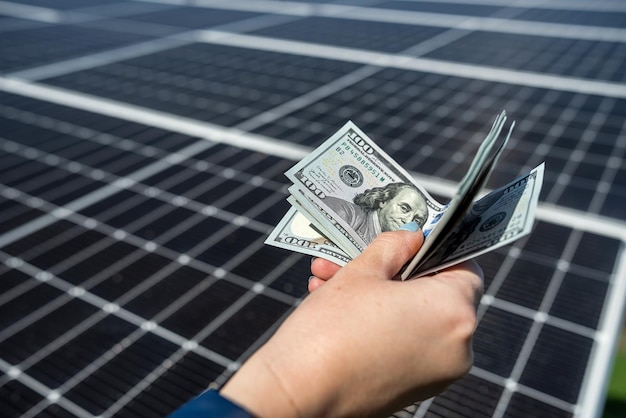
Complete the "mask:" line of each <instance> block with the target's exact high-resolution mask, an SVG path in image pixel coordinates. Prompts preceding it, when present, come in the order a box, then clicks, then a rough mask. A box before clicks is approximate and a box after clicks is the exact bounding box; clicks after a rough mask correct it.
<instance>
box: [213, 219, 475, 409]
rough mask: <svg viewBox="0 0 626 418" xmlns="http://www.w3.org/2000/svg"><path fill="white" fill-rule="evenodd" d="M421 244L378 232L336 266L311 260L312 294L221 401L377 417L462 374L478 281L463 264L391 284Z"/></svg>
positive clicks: (418, 238)
mask: <svg viewBox="0 0 626 418" xmlns="http://www.w3.org/2000/svg"><path fill="white" fill-rule="evenodd" d="M422 242H423V236H422V234H421V232H419V233H412V232H407V231H394V232H386V233H383V234H381V235H379V236H378V237H377V238H376V239H375V240H374V241H373V242H372V243H371V244H370V245H369V246H368V247H367V248H366V250H365V251H364V252H363V254H361V255H360V256H359V257H357V258H356V259H355V260H354V261H352V262H350V263H348V264H347V265H346V266H345V267H343V268H339V267H338V266H335V265H333V264H332V263H327V262H324V261H317V260H316V261H314V263H313V265H312V267H311V268H312V272H313V273H314V274H315V276H316V277H315V278H313V279H311V282H310V285H309V289H310V290H311V283H313V286H312V287H313V290H315V292H314V293H312V294H311V295H309V296H308V297H307V298H306V299H305V300H304V301H303V302H302V303H301V304H300V306H299V307H298V308H297V309H296V310H295V311H294V312H293V313H292V314H291V315H290V316H289V317H288V318H287V320H286V321H285V322H284V323H283V324H282V326H281V327H280V328H279V329H278V331H277V332H276V333H275V335H274V336H273V337H272V338H271V339H270V340H269V341H268V342H267V343H266V344H265V345H264V346H263V347H261V348H260V349H259V350H258V351H257V352H256V353H255V354H254V355H253V356H252V357H251V358H250V359H249V360H248V361H247V362H246V363H245V364H244V365H243V366H242V368H241V369H240V370H239V371H238V372H237V373H236V374H235V375H234V376H233V377H232V379H231V380H230V381H229V382H228V383H227V384H226V386H225V387H224V388H223V389H222V395H223V396H225V397H228V398H230V399H231V400H233V401H235V402H237V403H239V404H241V405H242V406H244V407H246V408H247V409H248V410H250V411H251V412H253V413H254V414H255V415H258V416H260V417H276V418H280V417H296V416H297V417H350V416H370V417H384V416H388V415H390V414H392V413H394V412H396V411H397V410H399V409H401V408H402V407H404V406H406V405H409V404H411V403H414V402H416V401H419V400H423V399H427V398H429V397H431V396H433V395H435V394H437V393H439V392H441V391H442V390H443V389H445V387H446V386H447V385H448V384H450V383H451V382H453V381H455V380H456V379H458V378H460V377H462V376H463V375H465V374H466V373H467V372H468V371H469V368H470V367H471V364H472V350H471V338H472V335H473V332H474V329H475V327H476V310H475V306H476V304H477V302H478V300H479V298H480V295H481V292H482V273H481V271H480V268H479V267H478V266H477V265H476V264H475V263H473V262H469V263H463V264H460V265H457V266H455V267H452V268H449V269H446V270H445V271H442V272H440V273H438V274H436V275H432V276H426V277H422V278H419V279H415V280H410V281H404V282H403V281H398V280H391V279H392V278H393V277H395V276H396V275H397V273H398V272H399V270H400V269H401V268H402V266H403V265H404V264H405V263H406V262H407V261H408V260H409V259H411V258H412V257H413V255H414V254H415V253H416V252H417V250H418V249H419V247H420V246H421V244H422ZM330 277H332V280H328V278H330ZM325 279H326V280H327V281H326V280H325ZM322 283H324V285H323V286H320V285H321V284H322Z"/></svg>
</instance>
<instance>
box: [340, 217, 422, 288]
mask: <svg viewBox="0 0 626 418" xmlns="http://www.w3.org/2000/svg"><path fill="white" fill-rule="evenodd" d="M417 228H418V226H417V224H416V223H414V222H411V223H409V224H407V225H405V226H404V227H402V228H401V229H400V230H397V231H390V232H383V233H382V234H380V235H378V236H377V237H376V238H375V239H374V240H373V241H372V242H371V243H370V244H369V245H368V246H367V248H366V249H365V251H363V253H361V254H360V255H359V256H358V257H357V258H355V259H354V260H353V261H352V262H350V263H348V264H347V265H346V266H345V267H344V270H348V271H349V272H350V271H351V272H352V273H357V274H358V275H359V276H372V277H375V278H378V279H381V278H382V279H385V280H388V279H391V278H393V277H394V276H396V275H397V274H398V272H399V271H400V269H401V268H402V267H403V266H404V265H405V264H406V263H407V261H409V260H410V259H411V258H413V256H415V254H416V253H417V250H419V248H420V247H421V246H422V243H423V242H424V235H423V234H422V231H421V230H417ZM346 273H348V272H346Z"/></svg>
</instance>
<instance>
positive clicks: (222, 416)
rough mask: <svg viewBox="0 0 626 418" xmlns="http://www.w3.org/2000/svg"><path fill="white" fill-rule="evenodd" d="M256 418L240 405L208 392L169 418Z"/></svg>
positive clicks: (211, 391)
mask: <svg viewBox="0 0 626 418" xmlns="http://www.w3.org/2000/svg"><path fill="white" fill-rule="evenodd" d="M191 417H193V418H200V417H202V418H254V417H253V416H252V415H251V414H249V413H248V412H247V411H246V410H245V409H243V408H242V407H240V406H239V405H237V404H235V403H233V402H231V401H229V400H228V399H226V398H223V397H222V396H221V395H220V394H219V392H218V391H216V390H212V389H211V390H207V391H205V392H203V393H201V394H200V395H198V396H197V397H195V398H194V399H192V400H190V401H189V402H187V403H186V404H184V405H183V406H181V407H180V408H179V409H177V410H176V411H174V412H173V413H172V414H171V415H169V417H168V418H191Z"/></svg>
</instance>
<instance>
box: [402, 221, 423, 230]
mask: <svg viewBox="0 0 626 418" xmlns="http://www.w3.org/2000/svg"><path fill="white" fill-rule="evenodd" d="M400 229H402V230H403V231H409V232H417V230H418V229H420V225H419V224H418V223H417V222H409V223H406V224H404V225H402V226H401V227H400Z"/></svg>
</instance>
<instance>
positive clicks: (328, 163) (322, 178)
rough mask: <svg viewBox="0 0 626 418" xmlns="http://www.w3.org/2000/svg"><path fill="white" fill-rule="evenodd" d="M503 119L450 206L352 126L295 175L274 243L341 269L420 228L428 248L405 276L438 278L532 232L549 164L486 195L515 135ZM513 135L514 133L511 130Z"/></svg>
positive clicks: (291, 173) (271, 239)
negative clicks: (385, 240) (379, 240)
mask: <svg viewBox="0 0 626 418" xmlns="http://www.w3.org/2000/svg"><path fill="white" fill-rule="evenodd" d="M506 120H507V117H506V113H505V112H504V111H503V112H502V113H500V114H499V115H498V116H497V117H496V118H495V121H494V123H493V126H492V127H491V130H490V131H489V133H488V134H487V136H486V137H485V139H484V141H483V143H482V144H481V146H480V147H479V149H478V151H477V153H476V156H475V157H474V160H473V161H472V163H471V165H470V168H469V170H468V172H467V174H466V175H465V177H464V178H463V179H462V180H461V183H460V184H459V187H458V190H457V192H456V194H455V196H454V197H453V199H452V200H451V201H450V202H449V203H447V204H445V205H444V204H441V203H439V202H437V201H436V200H435V199H434V198H432V197H431V196H430V195H429V194H428V192H427V191H426V190H425V189H424V188H423V187H421V186H420V185H419V184H417V182H416V181H415V179H414V178H413V177H412V176H411V175H410V174H409V173H408V172H407V171H406V170H404V169H403V168H402V167H400V165H399V164H398V163H396V162H395V161H394V160H393V159H392V158H391V157H390V156H389V155H387V154H386V153H385V152H384V151H383V150H382V149H381V148H380V147H378V146H377V145H376V144H375V143H374V141H372V140H371V139H370V138H369V137H368V136H367V135H366V134H365V133H363V132H362V131H361V130H360V129H359V128H358V127H357V126H356V125H355V124H354V123H352V122H348V123H346V124H345V125H344V126H343V127H342V128H341V129H339V131H337V132H336V133H335V134H334V135H333V136H331V137H330V138H329V139H328V140H326V141H325V142H324V143H323V144H322V145H320V146H319V147H318V148H317V149H315V150H314V151H313V152H312V153H311V154H309V155H308V156H307V157H305V158H304V159H303V160H302V161H300V162H298V163H297V164H296V165H295V166H294V167H292V168H291V169H289V170H288V171H287V172H286V173H285V175H286V176H287V178H288V179H289V180H290V181H291V182H292V183H293V185H292V186H291V187H290V188H289V193H290V196H289V197H288V199H287V200H288V201H289V203H290V204H291V206H292V207H291V208H290V209H289V211H288V212H287V213H286V214H285V216H284V217H283V219H282V220H281V221H280V222H279V223H278V225H277V226H276V228H274V230H273V231H272V232H271V233H270V235H269V237H268V238H267V240H266V241H265V243H266V244H269V245H273V246H276V247H280V248H284V249H287V250H292V251H297V252H300V253H304V254H308V255H312V256H315V257H322V258H325V259H328V260H331V261H333V262H335V263H337V264H339V265H344V264H346V263H348V262H349V261H350V260H352V259H353V258H355V257H357V256H358V255H359V254H360V253H361V252H362V251H363V249H364V248H365V247H366V246H367V245H368V244H369V243H370V242H371V241H372V240H373V239H374V237H375V236H376V235H378V234H380V233H382V232H384V231H391V230H395V229H398V228H400V227H401V226H402V225H404V224H405V223H407V222H417V223H418V224H419V225H420V227H421V229H422V231H423V233H424V236H425V240H424V244H423V245H422V247H421V248H420V250H419V251H418V253H417V254H416V255H415V257H414V258H413V260H412V261H410V262H409V263H407V265H406V266H405V267H404V268H403V270H402V272H400V277H401V279H402V280H406V279H407V278H414V277H419V276H423V275H427V274H431V273H433V272H436V271H438V270H441V269H443V268H446V267H449V266H451V265H454V264H457V263H460V262H462V261H465V260H468V259H470V258H473V257H476V256H478V255H481V254H484V253H486V252H488V251H491V250H493V249H496V248H499V247H502V246H504V245H507V244H509V243H511V242H513V241H515V240H517V239H519V238H520V237H523V236H524V235H526V234H528V233H529V232H530V231H531V229H532V226H533V222H534V215H535V210H536V208H537V202H538V199H539V193H540V191H541V185H542V183H543V172H544V164H543V163H542V164H540V165H539V166H537V167H536V168H534V169H533V170H531V171H530V172H529V173H527V174H524V175H522V176H520V177H518V178H516V179H515V180H513V181H511V182H510V183H508V184H506V185H504V186H502V187H501V188H499V189H497V190H494V191H492V192H490V193H488V194H486V195H485V196H482V197H481V198H480V199H477V197H478V196H479V195H480V194H481V191H482V188H483V185H484V184H485V182H486V181H487V179H488V178H489V175H490V174H491V172H492V171H493V168H494V166H495V164H496V162H497V160H498V157H499V156H500V154H501V153H502V151H503V149H504V147H505V146H506V143H507V141H508V139H509V137H510V136H511V132H512V130H513V126H514V123H512V124H511V125H510V127H509V129H508V130H505V129H504V128H505V125H506ZM503 130H504V132H503Z"/></svg>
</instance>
